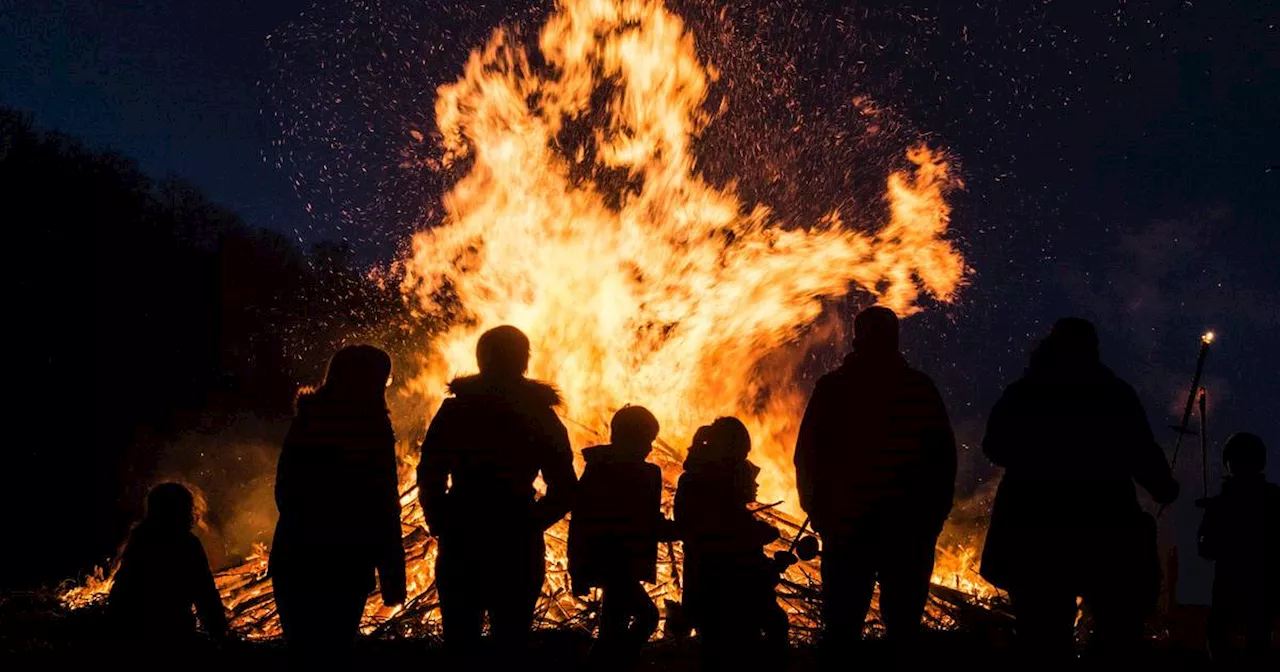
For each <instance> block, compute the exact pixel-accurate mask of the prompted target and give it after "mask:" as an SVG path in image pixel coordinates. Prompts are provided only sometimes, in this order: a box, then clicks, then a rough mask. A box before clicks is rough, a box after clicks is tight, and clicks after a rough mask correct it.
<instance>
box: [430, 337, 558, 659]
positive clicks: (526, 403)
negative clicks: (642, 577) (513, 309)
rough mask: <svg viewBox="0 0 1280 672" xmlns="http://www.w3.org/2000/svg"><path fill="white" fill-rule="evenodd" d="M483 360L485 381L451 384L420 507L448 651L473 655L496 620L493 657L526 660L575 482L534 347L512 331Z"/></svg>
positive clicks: (434, 434) (436, 426) (482, 346)
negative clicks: (541, 489) (556, 530)
mask: <svg viewBox="0 0 1280 672" xmlns="http://www.w3.org/2000/svg"><path fill="white" fill-rule="evenodd" d="M476 360H477V363H478V364H479V367H480V373H479V375H474V376H466V377H463V378H458V379H455V380H454V381H453V382H451V383H450V384H449V390H450V392H452V393H453V396H452V397H450V398H448V399H446V400H445V401H444V403H443V404H442V405H441V406H440V410H439V411H438V412H437V413H436V415H435V417H434V418H432V420H431V425H430V426H429V427H428V428H427V435H426V438H425V439H424V440H423V442H422V459H421V461H420V462H419V463H418V487H419V496H420V498H421V501H422V511H423V514H424V515H425V516H426V520H427V525H428V526H429V527H430V530H431V534H433V535H434V536H435V537H436V539H437V541H438V543H439V554H438V555H437V556H436V585H437V587H438V589H439V593H440V613H441V620H442V625H443V629H444V639H445V645H446V646H447V647H448V648H450V649H451V650H452V651H453V652H454V653H455V654H464V655H467V654H469V653H471V652H474V651H475V650H476V648H477V647H478V646H479V644H480V634H481V630H482V627H483V622H484V616H485V614H486V613H487V614H488V616H489V631H490V634H491V636H492V640H493V644H494V647H495V649H496V650H497V651H499V652H501V653H502V654H503V655H518V654H519V652H520V651H521V649H523V648H524V647H525V646H526V644H527V638H528V635H529V631H530V629H531V627H532V624H533V611H534V607H535V606H536V605H537V601H538V596H539V595H540V594H541V592H542V582H543V579H544V578H545V575H546V566H545V561H544V554H545V546H544V541H543V532H545V531H546V529H547V528H549V527H551V526H552V525H553V524H555V523H556V522H557V521H559V520H560V519H561V518H563V517H564V515H565V514H566V513H568V512H569V508H570V506H571V504H572V502H573V493H574V489H575V486H576V484H577V477H576V475H575V474H574V470H573V452H572V451H571V449H570V447H569V435H568V432H567V431H566V430H565V427H564V424H562V423H561V422H560V418H558V417H557V416H556V412H555V407H556V406H558V405H559V404H560V395H559V393H558V392H556V390H555V388H554V387H552V386H551V385H549V384H547V383H543V382H539V381H536V380H531V379H529V378H526V377H525V371H526V370H527V369H528V366H529V339H528V337H526V336H525V335H524V334H523V333H522V332H521V331H520V330H519V329H516V328H515V327H512V326H501V327H497V328H495V329H490V330H489V331H486V332H485V333H484V334H482V335H481V336H480V339H479V341H478V342H477V344H476ZM539 475H541V476H542V481H543V483H544V484H545V485H546V492H545V494H544V495H543V496H542V497H541V498H538V497H537V493H536V491H535V489H534V481H535V480H536V479H537V478H538V476H539Z"/></svg>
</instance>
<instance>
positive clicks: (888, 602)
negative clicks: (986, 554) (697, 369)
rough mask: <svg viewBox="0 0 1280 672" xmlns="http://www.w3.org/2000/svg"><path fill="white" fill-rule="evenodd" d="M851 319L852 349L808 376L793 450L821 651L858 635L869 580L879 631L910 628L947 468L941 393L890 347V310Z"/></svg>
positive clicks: (950, 468)
mask: <svg viewBox="0 0 1280 672" xmlns="http://www.w3.org/2000/svg"><path fill="white" fill-rule="evenodd" d="M853 326H854V341H853V352H851V353H850V354H849V355H848V356H847V357H845V360H844V363H843V364H842V365H841V366H840V367H839V368H837V369H836V370H835V371H832V372H831V373H828V374H827V375H825V376H823V377H822V378H821V379H819V381H818V384H817V386H816V387H815V388H814V391H813V396H812V397H811V398H810V399H809V406H808V408H806V409H805V414H804V420H803V421H802V422H801V425H800V433H799V437H798V438H797V441H796V454H795V465H796V484H797V487H798V489H799V491H800V505H801V506H802V507H803V508H804V510H805V512H806V513H808V514H809V516H810V519H811V521H812V523H813V527H814V529H815V530H817V531H818V533H819V534H820V535H821V537H822V543H823V550H822V594H823V618H824V620H825V627H826V632H825V634H824V637H825V645H826V646H825V648H826V651H827V654H828V656H832V657H839V656H840V655H841V654H842V653H843V652H844V651H843V650H844V649H846V648H847V647H849V646H851V645H852V644H853V643H855V642H857V641H858V640H859V639H860V638H861V635H862V627H863V623H864V622H865V620H866V617H867V610H868V609H869V608H870V603H871V596H872V591H873V589H874V588H875V584H876V583H877V582H879V584H880V616H881V620H882V621H883V622H884V625H885V628H886V634H887V636H888V637H890V638H892V639H894V640H895V641H897V642H906V641H910V640H911V639H912V638H913V637H914V635H915V634H916V632H917V630H918V629H919V628H920V617H921V614H922V613H923V611H924V605H925V601H926V600H927V599H928V590H929V576H930V574H931V573H932V570H933V560H934V545H935V543H936V542H937V538H938V534H939V533H940V532H941V530H942V524H943V522H944V521H945V520H946V518H947V514H948V513H949V512H950V511H951V499H952V496H953V494H954V488H955V474H956V446H955V439H954V437H953V436H952V432H951V423H950V421H949V420H948V419H947V411H946V408H945V407H944V405H943V403H942V397H941V395H939V394H938V390H937V388H936V387H934V384H933V381H931V380H930V379H929V377H928V376H926V375H925V374H923V373H921V372H919V371H916V370H915V369H912V368H911V367H910V366H908V365H907V362H906V360H904V359H903V357H902V355H901V354H900V353H899V352H898V318H897V316H896V315H894V313H893V311H891V310H889V309H888V308H883V307H878V306H877V307H872V308H868V309H866V310H864V311H862V312H861V313H859V314H858V316H857V317H856V318H855V319H854V325H853Z"/></svg>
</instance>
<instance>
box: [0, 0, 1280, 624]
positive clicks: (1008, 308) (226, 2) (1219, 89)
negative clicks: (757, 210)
mask: <svg viewBox="0 0 1280 672" xmlns="http://www.w3.org/2000/svg"><path fill="white" fill-rule="evenodd" d="M548 1H549V0H548ZM459 4H471V5H475V3H459V2H433V1H429V0H416V1H415V0H397V1H383V2H377V1H371V2H320V3H318V4H315V5H313V4H312V3H310V2H297V1H294V0H278V1H273V2H249V1H247V0H221V1H219V2H209V1H206V0H193V1H192V2H184V3H173V2H160V1H158V0H137V1H135V2H129V3H96V2H79V3H76V2H57V1H54V2H44V3H4V4H3V6H4V9H3V11H0V104H3V105H7V106H11V107H15V108H17V109H20V110H25V111H28V112H31V113H32V114H33V115H34V118H35V121H36V123H37V124H39V125H40V126H42V127H45V128H55V129H58V130H61V131H63V132H66V133H70V134H74V135H77V136H80V137H82V138H84V139H85V140H86V141H87V142H88V143H89V144H91V145H94V146H101V147H110V148H113V149H115V150H117V151H119V152H121V153H123V154H125V155H128V156H132V157H134V158H136V159H137V160H138V161H139V162H140V165H141V167H142V168H143V169H144V170H145V171H147V172H149V173H151V174H153V175H157V176H160V175H165V174H176V175H180V176H182V177H184V178H186V179H188V180H190V181H192V182H194V183H195V184H196V185H198V186H200V187H201V188H203V189H205V190H206V191H207V192H208V193H209V195H210V196H211V197H212V198H213V199H215V200H217V201H219V202H221V203H224V204H226V205H227V206H229V207H231V208H232V209H234V210H236V211H238V212H239V213H240V214H241V215H243V217H244V218H245V219H246V220H247V221H248V222H249V223H250V224H254V225H258V226H262V227H266V228H271V229H275V230H278V231H281V232H285V233H289V234H291V235H296V236H297V237H298V238H299V239H300V240H301V241H303V242H308V243H309V242H314V241H317V240H321V239H326V238H339V237H341V238H347V239H349V240H351V241H353V242H355V243H357V244H358V245H359V246H360V247H361V248H362V249H363V250H365V254H367V255H368V257H369V259H370V261H371V262H374V261H381V260H385V259H387V258H390V257H391V256H392V255H393V254H394V252H395V250H396V248H397V245H399V244H401V243H402V242H403V240H404V238H405V236H406V234H407V233H408V232H410V231H412V230H413V229H414V228H415V227H416V226H418V225H420V223H421V222H423V221H431V217H432V215H433V214H434V213H435V209H434V208H435V205H436V203H437V202H438V198H439V194H440V185H441V182H440V181H439V179H440V178H438V177H434V176H431V175H426V174H424V173H423V172H422V170H421V169H420V168H412V169H409V168H405V167H404V166H403V165H401V164H402V163H403V162H402V161H401V160H400V159H401V158H403V157H402V156H401V155H400V154H398V152H401V150H402V149H403V144H404V143H403V140H404V138H406V137H408V135H407V134H408V132H409V130H410V129H424V130H428V131H429V130H430V124H431V121H430V119H431V99H432V94H433V91H434V88H435V86H436V85H438V84H439V83H442V82H443V81H447V79H448V78H449V77H450V75H452V74H453V73H456V72H457V71H458V67H459V64H460V63H461V61H462V58H463V57H464V56H465V53H466V49H467V48H469V47H471V46H475V45H477V44H479V43H480V42H481V40H482V39H483V37H484V36H485V34H486V33H487V32H488V31H489V30H490V29H491V28H492V27H494V26H495V25H497V23H498V22H499V20H502V19H504V17H505V18H506V19H509V20H514V19H517V18H522V20H525V21H527V20H529V18H530V17H536V15H537V14H538V13H539V11H541V9H540V8H545V4H546V3H542V2H518V3H511V4H512V5H518V7H515V8H510V7H507V6H505V5H504V4H503V3H493V4H492V5H491V6H484V5H476V6H467V7H458V6H454V5H459ZM731 4H732V5H733V7H732V8H731V9H730V10H729V11H727V12H726V13H725V14H724V15H721V14H720V13H719V12H718V11H716V7H715V6H709V5H708V4H707V3H702V2H686V3H683V4H677V5H676V7H677V8H679V9H680V10H681V11H682V12H683V13H686V15H687V16H688V18H689V21H690V24H691V26H692V27H693V28H694V30H695V33H696V34H697V35H698V39H699V45H700V48H704V49H705V51H706V53H707V57H708V60H711V61H713V62H715V63H717V64H718V65H721V66H723V67H724V70H725V72H726V79H728V80H730V82H733V85H730V84H725V85H724V86H725V87H726V89H725V91H726V93H724V95H727V96H730V97H731V99H733V100H744V99H746V100H758V101H759V105H758V109H757V108H753V109H741V110H738V111H735V112H731V113H730V114H729V115H728V117H726V119H724V120H723V123H721V124H720V127H719V129H720V130H718V131H717V130H716V128H715V127H714V126H713V129H711V130H709V131H708V137H707V138H706V139H705V143H706V148H707V150H706V151H707V160H706V170H707V171H708V173H709V174H711V175H713V176H717V175H719V174H720V173H724V174H729V173H748V174H746V175H743V176H742V179H743V183H744V186H743V193H744V195H745V196H746V197H748V200H751V199H753V198H754V199H758V200H762V201H765V202H769V203H772V204H774V205H776V206H779V209H780V210H783V209H785V208H786V207H787V206H788V205H789V204H790V202H791V201H793V200H794V202H795V207H796V208H803V203H802V201H803V202H807V203H812V202H822V203H834V202H837V201H839V198H840V197H839V196H838V195H837V194H840V193H846V192H847V193H848V194H852V195H851V196H849V197H848V198H849V199H851V202H855V203H856V202H858V199H859V196H858V194H859V193H861V192H865V191H866V190H867V189H870V188H872V187H874V188H876V189H879V188H880V185H881V184H882V180H883V176H884V174H885V172H886V171H887V169H888V168H889V167H891V165H892V164H891V157H897V156H899V154H900V151H901V148H903V147H905V146H906V145H907V144H910V143H911V142H914V141H916V140H918V139H920V138H925V139H927V140H928V141H929V142H930V143H931V144H933V145H935V146H941V147H945V148H946V149H947V150H949V151H950V152H951V153H952V154H953V156H954V157H955V158H956V160H957V162H958V164H959V168H960V171H961V174H962V176H963V180H964V183H965V189H964V190H963V191H962V192H959V193H957V194H956V196H955V198H954V206H955V211H954V213H953V223H952V227H953V232H954V236H955V238H956V239H957V240H958V241H959V244H960V247H961V249H962V250H963V252H964V254H965V255H966V259H967V261H968V262H969V264H970V265H971V266H972V267H973V269H974V274H973V275H972V276H971V278H970V284H969V286H968V287H966V288H965V290H964V291H963V292H962V294H961V296H960V298H959V300H958V301H957V302H956V303H955V304H954V305H950V306H943V307H940V308H935V309H932V310H928V311H926V312H925V313H924V314H922V315H921V316H919V317H916V318H912V319H911V320H909V321H907V322H906V323H905V324H904V334H903V341H904V345H905V348H906V349H907V351H908V357H909V359H911V360H912V361H913V362H914V363H916V364H917V365H919V366H920V367H921V368H923V369H924V370H926V371H927V372H930V373H931V374H933V375H934V376H935V377H936V379H937V380H938V382H939V385H940V387H941V388H942V389H943V392H944V394H945V396H946V398H947V401H948V405H949V407H950V410H951V414H952V417H953V422H954V423H955V424H956V426H957V432H958V434H959V436H960V438H961V439H962V441H963V442H964V443H965V444H966V448H965V449H966V451H968V453H969V454H968V455H966V457H965V458H964V459H962V464H964V465H965V468H964V470H963V471H964V473H963V475H962V478H963V479H965V483H964V484H962V485H963V486H964V487H965V488H966V489H970V488H977V487H980V484H981V482H982V480H983V479H986V478H988V477H989V476H990V475H991V472H990V469H989V468H987V467H985V466H984V462H983V460H982V458H981V457H980V455H977V454H976V452H977V451H978V446H979V443H980V441H981V435H982V428H983V424H984V422H985V412H986V410H987V409H988V408H989V407H990V405H991V404H992V403H993V402H994V400H995V398H996V397H997V395H998V394H999V393H1000V390H1001V388H1002V387H1003V386H1004V385H1005V384H1007V383H1008V382H1011V381H1012V380H1013V379H1014V378H1016V377H1017V376H1018V375H1019V373H1020V372H1021V370H1022V367H1023V366H1024V363H1025V359H1026V354H1027V351H1028V349H1029V347H1030V346H1031V345H1032V344H1033V343H1034V342H1035V340H1036V339H1037V338H1038V337H1040V336H1042V335H1043V334H1044V333H1045V332H1046V331H1047V329H1048V327H1049V325H1050V324H1051V323H1052V322H1053V320H1054V319H1055V318H1057V317H1060V316H1064V315H1069V314H1070V315H1079V316H1081V317H1086V318H1090V319H1093V320H1094V321H1095V322H1096V323H1097V324H1098V326H1099V330H1100V332H1101V336H1102V341H1103V353H1104V359H1105V360H1106V361H1107V362H1108V363H1109V364H1110V365H1111V366H1112V367H1113V368H1114V369H1115V370H1116V372H1117V373H1119V374H1120V375H1121V376H1122V377H1124V378H1126V379H1127V380H1129V381H1130V382H1132V383H1133V384H1134V386H1135V387H1136V388H1137V389H1138V391H1139V394H1140V395H1141V397H1142V398H1143V400H1144V403H1145V405H1146V408H1147V413H1148V415H1149V417H1150V419H1151V422H1152V425H1153V427H1154V428H1155V429H1156V434H1157V437H1158V438H1159V439H1160V440H1161V441H1162V442H1164V443H1165V445H1167V446H1168V445H1171V443H1172V438H1173V434H1172V432H1171V431H1170V430H1168V429H1167V427H1168V425H1170V424H1172V423H1175V422H1176V421H1177V416H1178V415H1179V414H1180V410H1181V404H1182V401H1183V400H1184V399H1185V395H1186V393H1187V386H1188V385H1189V383H1190V377H1191V373H1192V368H1193V365H1194V360H1195V355H1196V349H1197V347H1198V338H1199V335H1200V334H1201V333H1202V332H1203V331H1205V330H1206V329H1213V330H1215V331H1216V332H1217V333H1218V336H1219V340H1218V341H1217V343H1215V345H1214V349H1213V353H1212V355H1211V356H1210V359H1209V362H1208V367H1207V378H1206V385H1207V387H1208V389H1209V391H1210V395H1211V400H1212V403H1211V417H1210V427H1209V430H1210V435H1209V436H1210V439H1211V442H1212V444H1213V447H1214V448H1215V450H1217V449H1220V447H1221V444H1222V442H1223V441H1224V440H1225V438H1226V437H1227V435H1229V433H1230V432H1232V431H1237V430H1246V429H1247V430H1251V431H1254V432H1256V433H1258V434H1260V435H1261V436H1262V437H1263V439H1264V441H1266V442H1267V443H1268V447H1269V451H1270V453H1269V454H1270V465H1269V467H1268V473H1269V475H1270V478H1271V479H1272V480H1277V479H1278V478H1280V420H1277V410H1278V409H1280V373H1278V371H1280V367H1277V364H1276V357H1275V353H1276V351H1277V349H1278V348H1280V337H1278V336H1277V330H1280V298H1278V297H1280V221H1277V218H1278V217H1280V215H1278V214H1277V213H1280V40H1278V39H1277V37H1278V34H1280V12H1277V11H1276V8H1275V4H1274V3H1273V2H1267V1H1265V0H1258V1H1241V2H1231V3H1210V2H1149V3H1140V2H1127V3H1126V2H1056V3H1055V2H1034V3H1031V2H1028V3H1023V2H995V1H992V2H982V3H973V2H941V1H939V2H909V3H894V2H882V1H877V2H863V3H854V2H844V3H839V2H827V3H824V2H815V1H813V0H807V1H805V2H799V3H783V2H779V3H776V4H768V3H765V2H756V3H753V4H752V5H750V6H743V5H744V3H731ZM14 5H17V6H16V7H15V6H14ZM117 5H118V6H117ZM686 7H687V12H686V11H684V10H685V9H686ZM720 22H723V24H724V25H723V26H720V25H719V24H720ZM728 27H732V28H733V29H732V30H729V29H728ZM721 28H723V29H721ZM712 31H714V32H712ZM710 35H715V37H706V38H705V39H704V36H710ZM268 36H270V37H268ZM735 86H736V87H737V88H734V87H735ZM762 92H763V93H762ZM748 94H750V96H748ZM735 96H736V97H735ZM343 100H345V101H346V102H345V103H342V102H336V101H343ZM854 100H858V101H861V102H859V103H858V104H852V103H851V101H854ZM867 101H872V104H871V105H869V104H868V103H867ZM868 109H875V110H877V111H876V113H875V114H874V115H872V116H875V118H876V123H875V128H874V129H870V126H869V123H868V121H867V117H868V114H867V110H868ZM779 116H785V117H786V119H785V121H786V125H785V126H779V128H793V129H799V132H793V133H791V134H789V135H788V134H787V133H780V134H778V136H779V137H778V138H777V139H775V140H772V141H771V140H764V141H763V142H764V145H765V146H764V147H763V148H762V147H761V145H760V142H761V141H758V140H757V141H756V143H755V144H751V143H750V142H748V140H749V139H750V138H751V136H752V135H753V134H752V133H751V132H750V130H751V129H752V128H755V129H759V128H761V127H762V123H764V122H776V121H778V118H779ZM717 133H719V135H717ZM756 135H758V133H757V134H756ZM847 136H848V137H854V136H856V137H857V138H859V139H858V140H857V141H845V140H842V138H845V137H847ZM769 142H774V143H776V146H770V145H769ZM814 147H816V149H815V148H814ZM746 159H751V160H750V161H747V160H746ZM843 164H848V165H849V166H857V168H856V169H855V168H849V169H846V170H843V171H841V170H839V169H833V166H839V165H843ZM415 165H416V164H415ZM751 171H758V172H760V173H762V174H763V173H771V174H772V177H769V178H765V177H760V176H758V175H752V174H750V173H751ZM779 174H780V175H783V176H784V177H786V176H789V179H778V178H777V176H778V175H779ZM877 181H881V182H877ZM1063 431H1077V430H1076V429H1075V428H1069V427H1068V428H1063ZM1080 440H1081V441H1087V440H1088V436H1087V435H1085V434H1083V433H1082V435H1081V437H1080ZM1190 444H1192V445H1188V446H1186V449H1187V450H1188V452H1186V453H1184V455H1183V457H1181V458H1180V463H1179V469H1178V473H1179V478H1180V480H1181V481H1182V483H1183V492H1184V496H1183V498H1182V500H1181V501H1180V502H1179V503H1178V504H1177V505H1175V507H1173V509H1172V510H1171V511H1170V512H1169V513H1167V514H1165V518H1166V519H1167V524H1166V532H1167V535H1168V537H1167V539H1168V540H1171V541H1174V542H1176V543H1177V544H1178V545H1179V546H1180V547H1181V549H1182V553H1181V565H1182V571H1183V575H1182V597H1183V599H1184V600H1187V601H1194V602H1203V601H1205V600H1206V599H1207V597H1208V583H1207V580H1206V577H1207V571H1208V570H1207V567H1208V565H1207V564H1205V563H1203V562H1201V561H1199V560H1198V559H1197V558H1196V557H1195V555H1194V543H1193V538H1194V527H1195V524H1196V522H1197V521H1198V516H1199V514H1198V510H1197V509H1196V508H1195V507H1194V506H1193V504H1192V502H1193V500H1194V499H1195V498H1196V497H1199V496H1200V485H1199V483H1200V473H1199V455H1198V452H1197V447H1196V445H1194V444H1195V442H1194V441H1192V442H1190ZM1211 459H1212V461H1213V462H1214V467H1213V473H1212V474H1211V483H1216V480H1217V478H1218V477H1219V475H1220V474H1219V473H1218V471H1219V470H1218V468H1217V465H1216V462H1217V459H1218V458H1217V453H1216V452H1215V455H1214V457H1213V458H1211ZM1215 487H1216V486H1214V485H1211V489H1214V488H1215Z"/></svg>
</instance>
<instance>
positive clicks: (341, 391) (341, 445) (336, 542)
mask: <svg viewBox="0 0 1280 672" xmlns="http://www.w3.org/2000/svg"><path fill="white" fill-rule="evenodd" d="M390 376H391V358H390V357H389V356H388V355H387V353H385V352H383V351H382V350H379V349H378V348H375V347H372V346H368V345H355V346H348V347H345V348H343V349H341V350H339V351H338V352H337V354H335V355H334V356H333V359H332V360H330V362H329V370H328V372H327V373H326V375H325V381H324V384H323V385H321V386H320V388H319V389H317V390H314V391H313V390H309V389H303V390H302V391H301V392H300V393H299V394H298V402H297V415H296V416H295V417H294V420H293V424H292V426H290V428H289V434H288V436H287V437H286V438H285V441H284V449H283V450H282V451H281V453H280V463H279V466H278V468H277V470H276V508H277V509H278V510H279V512H280V521H279V522H278V523H277V524H276V532H275V540H274V542H273V545H272V549H271V563H270V574H271V578H272V583H273V585H274V590H275V599H276V606H277V608H278V609H279V613H280V625H281V627H282V628H283V629H284V637H285V641H286V643H287V644H288V646H289V648H290V650H291V651H292V653H293V655H294V656H296V657H297V659H298V662H300V663H302V664H303V665H305V667H307V668H308V669H311V668H315V667H316V666H317V665H322V666H333V665H334V664H335V663H336V664H342V663H344V662H346V661H347V660H348V657H349V655H350V652H351V646H352V644H353V643H354V641H355V636H356V634H357V632H358V630H359V626H360V617H361V615H362V614H363V612H364V605H365V601H366V599H367V598H368V596H369V593H370V591H372V590H373V587H374V572H375V571H376V572H377V577H378V580H379V582H380V584H381V592H382V601H383V603H384V604H387V605H394V604H400V603H402V602H404V598H405V569H404V548H403V546H402V545H401V538H400V494H399V486H398V479H397V476H396V456H395V435H394V433H393V432H392V429H391V421H390V419H389V418H388V413H387V405H386V399H385V393H386V387H387V383H388V381H389V380H390ZM317 669H318V668H317Z"/></svg>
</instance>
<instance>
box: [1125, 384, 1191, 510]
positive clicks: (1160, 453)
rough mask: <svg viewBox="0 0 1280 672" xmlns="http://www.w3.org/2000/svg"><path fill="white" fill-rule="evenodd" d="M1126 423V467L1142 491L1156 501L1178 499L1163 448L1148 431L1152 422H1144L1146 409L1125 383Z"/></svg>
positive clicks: (1164, 501)
mask: <svg viewBox="0 0 1280 672" xmlns="http://www.w3.org/2000/svg"><path fill="white" fill-rule="evenodd" d="M1122 403H1123V404H1124V407H1123V409H1121V412H1122V413H1124V417H1125V422H1126V424H1127V425H1128V427H1127V431H1126V436H1125V438H1124V446H1125V449H1126V450H1128V451H1129V469H1130V473H1131V475H1132V476H1133V480H1135V481H1137V482H1138V485H1141V486H1142V487H1143V489H1144V490H1146V491H1147V492H1148V493H1151V498H1152V499H1154V500H1156V502H1157V503H1159V504H1168V503H1170V502H1172V501H1173V500H1175V499H1177V498H1178V482H1177V481H1175V480H1173V472H1172V470H1171V469H1170V468H1169V462H1168V460H1166V459H1165V457H1164V449H1163V448H1161V447H1160V444H1158V443H1156V438H1155V435H1153V434H1152V433H1151V424H1150V423H1149V422H1147V412H1146V411H1145V410H1144V409H1143V408H1142V402H1141V401H1139V400H1138V395H1137V393H1136V392H1134V391H1133V388H1131V387H1129V386H1128V385H1125V389H1124V399H1123V402H1122Z"/></svg>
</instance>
